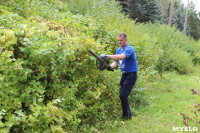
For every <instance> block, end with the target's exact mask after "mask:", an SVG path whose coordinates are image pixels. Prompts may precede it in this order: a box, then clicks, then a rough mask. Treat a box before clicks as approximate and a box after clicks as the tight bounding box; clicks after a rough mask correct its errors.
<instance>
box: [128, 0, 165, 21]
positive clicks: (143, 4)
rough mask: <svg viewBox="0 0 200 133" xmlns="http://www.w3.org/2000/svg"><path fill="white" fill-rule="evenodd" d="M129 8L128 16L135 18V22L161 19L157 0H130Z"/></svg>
mask: <svg viewBox="0 0 200 133" xmlns="http://www.w3.org/2000/svg"><path fill="white" fill-rule="evenodd" d="M130 8H131V14H130V17H131V18H132V19H137V22H148V21H151V22H155V21H156V20H161V16H162V15H161V8H160V5H159V3H158V1H157V0H132V1H131V7H130Z"/></svg>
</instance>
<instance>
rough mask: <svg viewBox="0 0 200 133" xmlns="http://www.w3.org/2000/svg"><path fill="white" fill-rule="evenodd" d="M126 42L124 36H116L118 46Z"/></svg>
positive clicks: (123, 45)
mask: <svg viewBox="0 0 200 133" xmlns="http://www.w3.org/2000/svg"><path fill="white" fill-rule="evenodd" d="M126 43H127V39H126V38H124V36H118V44H119V46H120V47H125V46H126Z"/></svg>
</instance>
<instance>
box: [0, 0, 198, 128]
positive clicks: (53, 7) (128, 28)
mask: <svg viewBox="0 0 200 133" xmlns="http://www.w3.org/2000/svg"><path fill="white" fill-rule="evenodd" d="M0 2H1V7H0V26H1V27H0V101H1V104H0V120H1V121H0V127H1V128H0V132H43V131H46V132H70V131H72V132H74V131H79V130H81V131H85V130H91V131H93V130H95V129H96V128H97V129H101V126H102V125H103V124H105V121H110V120H111V118H115V117H117V116H118V113H117V112H119V109H120V103H119V98H118V91H119V84H118V83H119V80H120V76H121V74H120V71H119V70H116V71H115V73H112V72H107V71H103V72H102V71H99V70H97V68H96V66H95V59H94V58H93V57H91V56H90V55H89V53H88V49H92V50H93V51H95V52H97V53H98V54H101V53H106V54H114V53H115V49H116V48H117V47H118V44H117V40H116V37H117V34H118V33H119V32H126V33H127V34H128V37H129V38H128V41H129V44H130V45H132V46H133V47H134V48H135V50H136V52H137V58H138V63H139V69H140V72H139V79H138V81H137V84H136V86H135V89H134V91H133V93H132V94H131V95H132V96H131V102H132V103H133V105H135V106H139V105H140V104H143V103H145V96H144V95H145V83H146V81H147V79H149V77H150V76H151V75H152V74H155V73H157V72H159V73H162V72H163V71H164V70H170V69H174V70H177V71H178V72H180V73H189V72H191V70H193V69H194V65H198V64H199V62H200V61H199V60H200V58H199V56H198V55H199V52H198V51H199V44H197V43H196V42H195V41H193V40H190V39H189V38H187V37H185V36H183V35H182V34H181V33H180V32H178V31H175V29H174V28H172V29H171V28H169V27H168V26H165V25H160V24H151V23H149V24H145V25H143V24H135V22H134V21H132V20H130V19H128V18H127V17H125V16H124V15H123V14H121V13H120V9H119V8H117V5H116V4H115V2H114V1H109V0H103V1H102V0H91V1H83V0H81V1H73V3H72V2H71V1H68V0H67V1H59V0H56V1H54V0H48V1H46V0H31V1H28V0H27V1H20V0H14V1H4V0H0ZM78 2H80V3H82V4H83V5H88V4H87V2H88V3H89V5H90V6H85V7H84V6H82V8H79V6H81V5H80V3H79V4H78ZM71 4H73V8H71V7H72V6H71ZM101 9H104V10H101ZM82 11H84V12H82ZM177 52H179V53H180V54H176V53H177ZM135 106H134V107H135ZM91 127H93V128H91ZM90 128H91V129H90ZM94 128H95V129H94Z"/></svg>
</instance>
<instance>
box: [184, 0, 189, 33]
mask: <svg viewBox="0 0 200 133" xmlns="http://www.w3.org/2000/svg"><path fill="white" fill-rule="evenodd" d="M188 8H189V0H188V2H187V8H186V14H185V23H184V30H183V33H184V34H186V28H187V19H188Z"/></svg>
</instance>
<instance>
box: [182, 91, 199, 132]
mask: <svg viewBox="0 0 200 133" xmlns="http://www.w3.org/2000/svg"><path fill="white" fill-rule="evenodd" d="M191 91H192V94H193V95H198V96H199V95H200V93H198V92H197V90H195V89H191ZM197 102H198V103H197V104H195V105H193V107H194V108H192V109H191V112H190V113H189V114H186V113H180V115H182V117H183V121H182V122H183V124H184V125H185V126H186V127H191V126H194V127H196V128H199V124H200V119H199V111H200V103H199V102H200V99H199V97H198V98H197Z"/></svg>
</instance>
